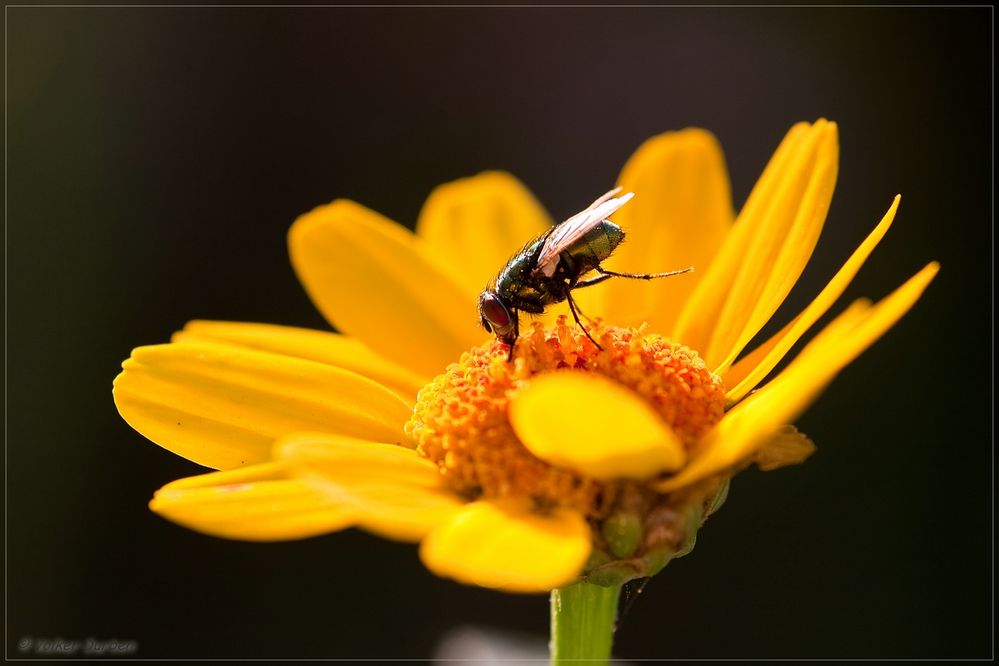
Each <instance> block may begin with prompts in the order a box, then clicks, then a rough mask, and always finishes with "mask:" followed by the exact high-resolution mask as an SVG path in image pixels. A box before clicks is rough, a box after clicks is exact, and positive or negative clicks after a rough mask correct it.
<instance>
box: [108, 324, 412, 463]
mask: <svg viewBox="0 0 999 666" xmlns="http://www.w3.org/2000/svg"><path fill="white" fill-rule="evenodd" d="M122 367H123V368H124V370H123V372H122V373H121V374H120V375H118V377H117V378H116V379H115V384H114V400H115V404H116V405H117V407H118V411H119V412H120V413H121V415H122V417H123V418H124V419H125V420H126V421H127V422H128V423H129V425H131V426H132V427H133V428H135V429H136V430H138V431H139V432H141V433H142V434H143V435H145V436H146V437H148V438H149V439H151V440H152V441H154V442H156V443H157V444H159V445H160V446H162V447H164V448H167V449H169V450H171V451H173V452H174V453H176V454H177V455H180V456H183V457H185V458H187V459H188V460H193V461H194V462H196V463H199V464H202V465H206V466H208V467H214V468H217V469H227V468H231V467H239V466H241V465H248V464H252V463H256V462H263V461H265V460H268V459H269V458H270V450H271V445H272V444H273V442H274V440H275V439H276V438H277V437H280V436H281V435H285V434H288V433H291V432H296V431H299V430H313V431H315V430H318V431H326V432H333V433H342V434H346V435H352V436H357V437H364V438H370V439H377V440H381V441H398V442H403V441H408V440H405V439H404V436H403V431H402V427H403V424H405V423H406V421H407V420H408V419H409V416H410V407H409V405H407V404H406V403H405V402H403V401H402V400H401V399H400V398H399V397H398V396H397V395H396V394H395V393H393V392H392V391H390V390H389V389H387V388H385V387H383V386H381V385H380V384H377V383H376V382H373V381H371V380H370V379H366V378H364V377H361V376H360V375H358V374H355V373H353V372H349V371H347V370H341V369H339V368H333V367H331V366H328V365H325V364H323V363H317V362H315V361H307V360H303V359H299V358H292V357H290V356H282V355H279V354H271V353H267V352H260V351H255V350H251V349H242V348H239V347H226V346H221V345H218V344H214V343H213V344H205V343H179V344H169V345H156V346H152V347H139V348H138V349H136V350H134V351H133V352H132V356H131V358H129V359H128V360H126V361H125V362H124V363H123V364H122Z"/></svg>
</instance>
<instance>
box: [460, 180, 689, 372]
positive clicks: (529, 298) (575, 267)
mask: <svg viewBox="0 0 999 666" xmlns="http://www.w3.org/2000/svg"><path fill="white" fill-rule="evenodd" d="M620 191H621V188H620V187H618V188H615V189H613V190H611V191H610V192H607V193H606V194H604V195H603V196H601V197H600V198H598V199H597V200H596V201H594V202H593V203H592V204H590V205H589V206H588V207H587V208H586V210H583V211H582V212H580V213H577V214H576V215H573V216H572V217H570V218H569V219H567V220H565V221H564V222H562V223H561V224H558V225H556V226H554V227H551V228H550V229H548V230H547V231H545V232H543V233H542V234H540V235H539V236H538V237H537V238H534V239H532V240H530V241H528V242H527V244H526V245H524V247H522V248H521V249H520V250H519V251H518V252H517V253H516V254H514V256H513V257H511V259H510V261H508V262H507V264H506V266H504V267H503V269H502V270H501V271H500V272H499V275H497V276H496V277H495V278H494V279H493V280H492V281H491V282H490V283H489V285H488V286H487V287H486V288H485V289H484V290H483V291H482V293H481V294H480V295H479V316H480V317H481V319H482V326H483V328H485V329H486V331H491V332H494V333H495V334H496V337H497V338H499V339H500V340H502V341H503V342H505V343H506V344H508V345H510V356H509V358H510V359H513V346H514V344H515V343H516V341H517V338H518V337H520V319H519V317H518V313H517V311H518V310H523V311H524V312H529V313H531V314H541V313H542V312H544V311H545V307H547V306H549V305H553V304H555V303H561V302H562V301H565V302H566V303H568V304H569V311H570V312H571V313H572V318H573V319H575V320H576V324H577V325H578V326H579V327H580V328H581V329H582V330H583V332H584V333H586V336H587V337H588V338H590V340H591V341H592V342H593V344H595V345H597V347H600V343H598V342H597V341H596V340H594V339H593V337H592V336H591V335H590V333H589V331H588V330H586V327H584V326H583V323H582V322H581V321H579V308H578V307H577V306H576V303H575V301H573V299H572V290H573V289H582V288H583V287H592V286H594V285H597V284H600V283H601V282H604V281H605V280H607V279H609V278H612V277H622V278H633V279H637V280H653V279H655V278H661V277H670V276H673V275H680V274H681V273H687V272H689V271H691V270H693V268H685V269H682V270H678V271H671V272H668V273H616V272H614V271H609V270H607V269H606V268H604V267H603V266H601V265H600V262H602V261H603V260H604V259H607V258H608V257H609V256H610V255H611V253H612V252H614V250H615V249H616V248H617V246H618V245H620V244H621V241H623V240H624V231H623V230H622V229H621V227H619V226H617V225H616V224H614V223H613V222H611V221H610V220H609V219H608V217H610V216H611V215H613V214H614V212H615V211H617V210H618V209H619V208H621V206H623V205H625V204H626V203H628V202H629V201H630V200H631V198H632V197H633V196H634V193H632V192H628V193H627V194H625V195H624V196H621V197H615V196H614V195H616V194H617V193H618V192H620ZM591 271H596V272H597V273H599V275H597V276H596V277H593V278H589V279H586V280H582V279H581V278H582V277H583V276H584V275H586V274H587V273H589V272H591Z"/></svg>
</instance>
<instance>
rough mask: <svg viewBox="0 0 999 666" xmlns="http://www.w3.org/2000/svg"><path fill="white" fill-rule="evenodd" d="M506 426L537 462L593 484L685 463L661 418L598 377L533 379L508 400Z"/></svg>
mask: <svg viewBox="0 0 999 666" xmlns="http://www.w3.org/2000/svg"><path fill="white" fill-rule="evenodd" d="M510 423H511V424H512V425H513V429H514V431H516V433H517V437H518V438H519V439H520V441H521V442H523V443H524V446H526V447H527V449H528V450H529V451H530V452H531V453H533V454H534V455H536V456H537V457H539V458H541V459H542V460H544V461H546V462H548V463H551V464H553V465H559V466H562V467H568V468H570V469H574V470H576V471H578V472H581V473H582V474H585V475H587V476H591V477H593V478H596V479H601V480H609V479H616V478H633V479H646V478H649V477H651V476H655V475H656V474H658V473H659V472H663V471H672V470H675V469H679V468H680V467H681V466H682V465H683V463H684V461H685V460H686V454H685V452H684V449H683V445H682V443H681V442H680V440H679V438H678V437H677V436H676V434H674V433H673V431H672V430H671V429H670V428H669V427H668V426H667V425H666V424H665V423H663V422H662V419H660V418H659V415H658V414H656V412H655V411H654V410H653V409H652V408H651V407H650V406H649V405H648V404H646V403H645V401H644V400H642V399H641V398H640V397H639V396H638V395H637V394H635V393H633V392H632V391H630V390H629V389H627V388H625V387H623V386H621V385H620V384H618V383H616V382H614V381H612V380H610V379H607V378H605V377H603V376H602V375H597V374H590V373H582V372H572V371H564V372H554V373H548V374H543V375H539V376H537V377H535V378H533V379H532V380H531V382H530V384H528V385H527V386H526V387H525V388H524V389H522V390H521V391H519V392H518V393H517V394H516V395H515V396H514V397H513V398H512V399H511V401H510Z"/></svg>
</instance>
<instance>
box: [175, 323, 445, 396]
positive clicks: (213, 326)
mask: <svg viewBox="0 0 999 666" xmlns="http://www.w3.org/2000/svg"><path fill="white" fill-rule="evenodd" d="M172 341H173V342H216V343H220V344H229V345H237V346H240V347H247V348H249V349H257V350H260V351H266V352H273V353H275V354H284V355H287V356H294V357H297V358H304V359H308V360H311V361H319V362H320V363H325V364H327V365H332V366H335V367H338V368H343V369H344V370H350V371H352V372H356V373H357V374H359V375H363V376H365V377H367V378H368V379H373V380H374V381H376V382H378V383H379V384H381V385H382V386H387V387H389V388H392V389H395V391H396V392H397V393H398V394H399V395H400V396H402V397H403V398H404V399H405V400H407V401H409V402H412V400H413V398H414V397H415V396H416V392H417V391H419V390H420V388H422V387H423V385H424V384H426V383H427V381H429V377H424V376H421V375H419V374H416V373H414V372H411V371H409V370H407V369H406V368H403V367H402V366H399V365H396V364H395V363H392V362H391V361H388V360H386V359H384V358H382V357H381V356H379V355H378V354H376V353H375V352H373V351H371V350H370V349H368V348H367V347H365V346H364V344H363V343H362V342H361V341H360V340H355V339H353V338H350V337H347V336H345V335H339V334H337V333H329V332H326V331H314V330H312V329H308V328H294V327H291V326H275V325H273V324H250V323H243V322H229V321H192V322H189V323H188V324H187V326H185V327H184V330H183V331H178V332H177V333H174V335H173V338H172Z"/></svg>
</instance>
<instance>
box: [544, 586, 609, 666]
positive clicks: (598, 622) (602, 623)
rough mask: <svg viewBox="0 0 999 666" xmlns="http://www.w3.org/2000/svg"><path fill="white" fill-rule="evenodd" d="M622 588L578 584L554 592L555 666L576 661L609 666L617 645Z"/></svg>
mask: <svg viewBox="0 0 999 666" xmlns="http://www.w3.org/2000/svg"><path fill="white" fill-rule="evenodd" d="M620 593H621V586H620V585H612V586H609V587H601V586H600V585H592V584H590V583H576V584H575V585H569V586H568V587H563V588H560V589H558V590H552V597H551V610H552V619H551V625H552V626H551V631H552V635H551V642H550V643H549V648H550V650H551V663H552V666H557V665H558V664H566V663H569V662H570V661H572V660H575V659H586V660H588V661H589V663H593V664H606V663H607V662H608V660H609V659H610V654H611V645H612V644H613V643H614V620H615V616H616V614H617V599H618V597H619V596H620Z"/></svg>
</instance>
